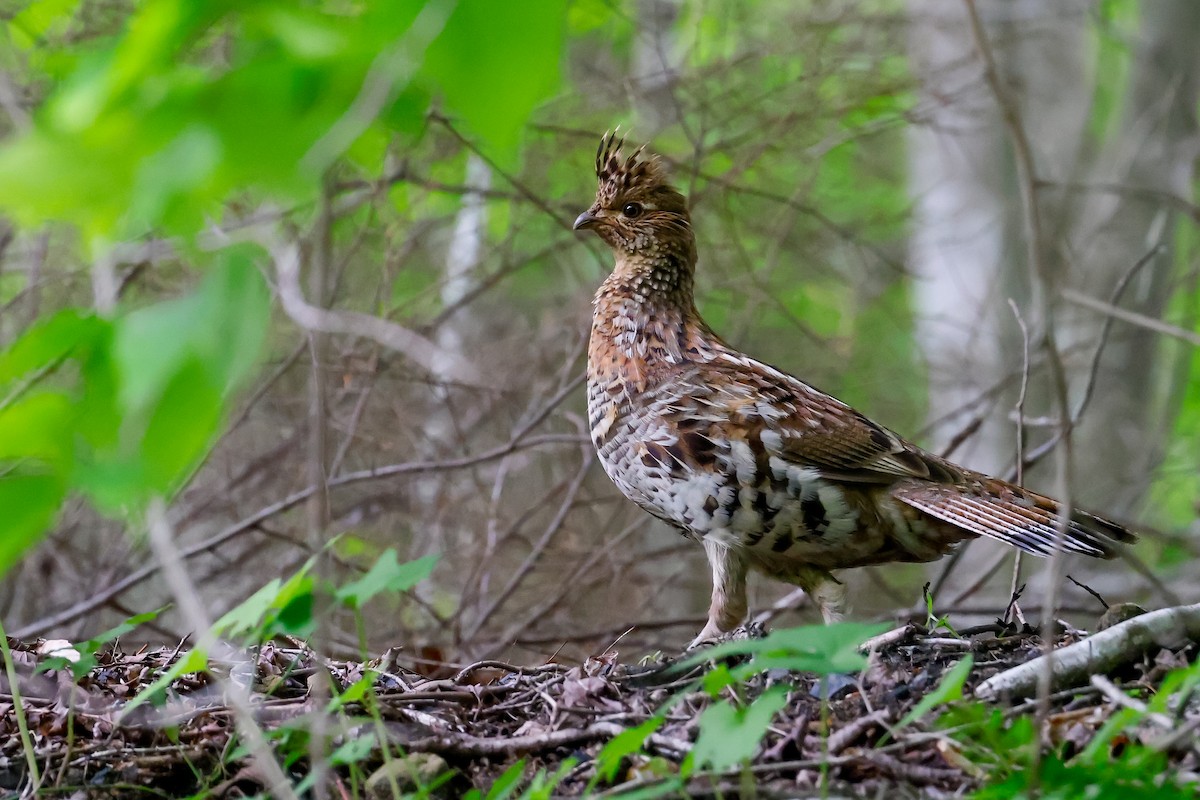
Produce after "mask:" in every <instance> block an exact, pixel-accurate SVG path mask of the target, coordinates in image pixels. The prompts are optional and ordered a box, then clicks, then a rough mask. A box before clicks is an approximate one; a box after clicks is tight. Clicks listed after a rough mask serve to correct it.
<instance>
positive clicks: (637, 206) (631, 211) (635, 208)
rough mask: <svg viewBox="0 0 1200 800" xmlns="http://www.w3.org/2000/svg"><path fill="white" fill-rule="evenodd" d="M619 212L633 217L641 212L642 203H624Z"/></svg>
mask: <svg viewBox="0 0 1200 800" xmlns="http://www.w3.org/2000/svg"><path fill="white" fill-rule="evenodd" d="M621 213H622V214H624V215H625V216H627V217H629V218H630V219H633V218H634V217H639V216H641V214H642V204H641V203H626V204H625V205H624V207H623V208H622V209H621Z"/></svg>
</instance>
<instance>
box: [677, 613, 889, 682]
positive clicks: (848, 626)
mask: <svg viewBox="0 0 1200 800" xmlns="http://www.w3.org/2000/svg"><path fill="white" fill-rule="evenodd" d="M886 629H887V625H881V624H876V623H861V622H840V623H837V624H835V625H806V626H801V627H798V628H783V629H781V630H777V631H772V632H771V633H769V634H767V635H766V636H765V637H763V638H762V639H743V640H740V641H734V642H722V643H721V644H718V645H716V646H714V647H709V648H705V649H703V650H701V651H699V652H698V653H696V654H694V655H692V656H690V657H689V658H687V659H684V660H683V661H682V662H680V664H679V667H678V668H679V669H686V668H688V667H692V666H695V665H697V664H701V663H703V662H705V661H710V660H717V659H724V658H728V657H730V656H744V655H749V656H752V658H751V659H750V661H749V662H748V663H745V664H740V665H738V666H736V667H733V668H732V669H731V670H730V674H731V675H732V676H733V678H734V679H735V680H738V681H741V680H745V679H746V678H748V677H750V676H751V675H756V674H758V673H760V672H765V671H767V670H770V669H787V670H795V671H798V672H815V673H817V674H820V675H829V674H832V673H835V672H858V671H859V670H861V669H863V668H864V667H866V665H867V658H866V656H864V655H863V654H862V653H860V652H859V651H858V646H859V645H860V644H862V643H863V642H864V641H866V640H867V639H869V638H870V637H872V636H874V635H876V634H878V633H882V632H883V631H884V630H886ZM718 669H719V668H718Z"/></svg>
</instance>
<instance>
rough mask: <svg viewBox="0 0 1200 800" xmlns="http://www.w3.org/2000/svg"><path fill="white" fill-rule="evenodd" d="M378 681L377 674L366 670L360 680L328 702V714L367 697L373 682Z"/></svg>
mask: <svg viewBox="0 0 1200 800" xmlns="http://www.w3.org/2000/svg"><path fill="white" fill-rule="evenodd" d="M378 679H379V673H378V672H375V671H373V670H367V671H366V672H365V673H364V674H363V676H362V677H361V678H359V679H358V680H356V681H355V682H354V683H352V684H350V685H349V686H347V687H346V690H345V691H344V692H341V693H340V694H338V695H337V696H336V697H334V698H333V700H331V701H330V702H329V709H328V710H329V712H330V713H332V712H334V711H337V710H339V709H341V708H344V707H345V706H348V705H350V704H351V703H357V702H358V701H360V700H362V699H363V698H364V697H366V696H367V692H369V691H370V690H371V687H372V686H374V685H375V681H377V680H378Z"/></svg>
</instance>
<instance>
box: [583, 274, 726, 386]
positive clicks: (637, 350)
mask: <svg viewBox="0 0 1200 800" xmlns="http://www.w3.org/2000/svg"><path fill="white" fill-rule="evenodd" d="M693 272H694V259H689V258H687V257H686V254H679V255H676V254H661V255H658V256H657V257H655V258H653V259H649V258H638V257H636V256H632V255H618V257H617V264H616V268H615V269H614V270H613V273H612V274H611V275H609V276H608V278H607V279H606V280H605V281H604V283H603V284H602V285H601V286H600V289H599V291H597V292H596V299H595V311H594V312H593V314H592V336H591V342H590V344H589V351H590V356H591V357H590V358H589V361H590V362H592V363H604V364H611V365H612V366H613V368H614V369H619V371H620V372H621V373H623V374H625V375H626V377H629V369H628V364H629V362H635V363H638V364H641V365H644V367H646V368H649V369H651V370H653V368H655V367H666V366H669V365H672V364H680V363H682V362H683V361H685V360H687V358H688V353H689V347H690V346H692V344H693V343H692V342H691V341H690V340H691V339H693V338H694V337H695V335H696V333H697V331H698V330H699V328H701V327H702V326H703V322H701V320H700V316H699V314H698V312H697V311H696V305H695V301H694V298H693V289H692V276H693ZM644 371H645V370H643V369H642V368H638V369H636V370H635V371H634V373H635V374H637V375H641V374H642V373H643V372H644Z"/></svg>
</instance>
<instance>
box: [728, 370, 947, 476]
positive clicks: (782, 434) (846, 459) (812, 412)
mask: <svg viewBox="0 0 1200 800" xmlns="http://www.w3.org/2000/svg"><path fill="white" fill-rule="evenodd" d="M705 367H706V369H705V370H704V377H705V380H706V381H707V382H708V385H709V387H711V388H712V389H714V390H715V391H714V392H713V394H712V402H714V403H715V404H717V405H719V406H721V407H723V410H724V413H725V415H726V417H727V418H728V419H729V421H730V424H733V425H738V424H741V425H744V426H747V427H751V428H760V431H759V433H758V436H759V438H761V439H762V440H763V445H764V447H765V449H766V450H767V452H768V453H769V454H770V455H773V456H777V457H779V458H782V459H784V460H785V461H788V462H790V463H794V464H797V465H800V466H803V467H807V468H810V469H815V470H817V471H819V472H820V473H821V474H822V476H824V477H827V478H830V479H833V480H841V481H849V482H861V483H894V482H896V481H898V480H902V479H905V478H919V479H924V480H932V481H936V482H947V483H949V482H954V481H957V480H961V479H962V478H963V473H962V471H961V470H959V469H957V468H956V467H954V466H953V465H952V464H950V463H949V462H947V461H944V460H943V459H940V458H938V457H937V456H934V455H933V454H931V453H926V452H925V451H923V450H921V449H920V448H918V447H916V446H915V445H912V444H910V443H908V442H906V441H905V440H904V439H902V438H900V437H899V436H897V435H896V434H895V433H893V432H891V431H889V430H888V429H887V428H884V427H883V426H881V425H878V424H876V423H875V422H872V421H871V420H870V419H868V418H867V417H866V416H864V415H863V414H861V413H859V412H858V411H855V410H854V409H853V408H851V407H850V406H848V405H846V404H845V403H843V402H842V401H840V400H838V399H837V398H835V397H832V396H830V395H828V394H825V393H824V392H822V391H820V390H819V389H816V388H814V387H812V386H809V385H808V384H807V383H804V382H803V381H801V380H799V379H798V378H794V377H792V376H791V375H788V374H786V373H784V372H781V371H780V370H777V369H775V368H774V367H771V366H768V365H766V364H763V363H761V362H759V361H755V360H754V359H751V358H749V357H747V356H743V355H741V354H737V353H729V354H723V357H722V358H721V360H719V361H714V362H710V363H709V364H707V365H705Z"/></svg>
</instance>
